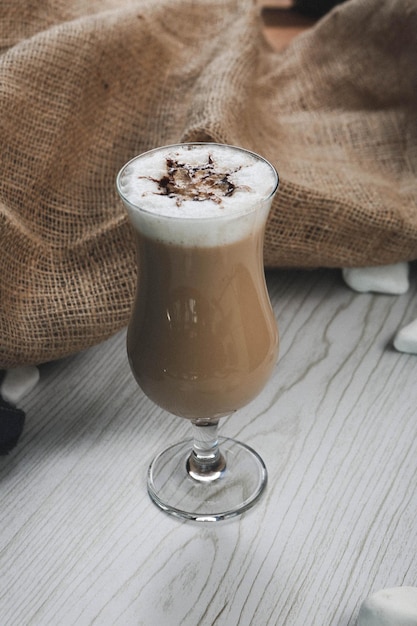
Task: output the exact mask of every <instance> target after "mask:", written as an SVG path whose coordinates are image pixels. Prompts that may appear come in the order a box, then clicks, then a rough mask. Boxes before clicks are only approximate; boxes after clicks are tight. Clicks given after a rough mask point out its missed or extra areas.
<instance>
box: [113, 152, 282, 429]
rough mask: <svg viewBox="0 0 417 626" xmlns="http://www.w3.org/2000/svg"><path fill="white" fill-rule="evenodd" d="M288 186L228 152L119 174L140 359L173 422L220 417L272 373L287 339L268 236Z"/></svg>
mask: <svg viewBox="0 0 417 626" xmlns="http://www.w3.org/2000/svg"><path fill="white" fill-rule="evenodd" d="M277 182H278V180H277V175H276V172H275V170H274V169H273V167H272V166H271V165H270V164H269V163H268V162H267V161H265V160H264V159H262V158H261V157H259V156H257V155H255V154H253V153H250V152H247V151H245V150H242V149H239V148H234V147H230V146H223V145H219V144H179V145H176V146H168V147H164V148H160V149H157V150H153V151H150V152H148V153H145V154H144V155H140V156H139V157H136V158H135V159H133V160H132V161H130V162H129V163H128V164H127V165H126V166H125V168H123V169H122V171H121V172H120V174H119V177H118V189H119V192H120V194H121V196H122V199H123V201H124V203H125V205H126V207H127V209H128V214H129V219H130V222H131V224H132V226H133V230H134V233H135V237H136V241H137V250H138V289H137V292H136V294H137V295H136V301H135V304H134V307H133V311H132V315H131V320H130V323H129V327H128V335H127V350H128V356H129V361H130V365H131V368H132V371H133V373H134V375H135V377H136V380H137V382H138V383H139V385H140V387H141V388H142V390H143V391H144V392H145V393H146V395H147V396H149V398H151V399H152V400H153V401H154V402H155V403H156V404H158V405H160V406H161V407H163V408H164V409H166V410H167V411H169V412H170V413H173V414H175V415H179V416H181V417H185V418H189V419H193V420H196V419H197V420H198V419H201V420H211V419H218V418H219V417H221V416H224V415H228V414H230V413H232V412H234V411H236V410H237V409H239V408H240V407H242V406H244V405H245V404H247V403H248V402H250V401H251V400H252V399H253V398H255V397H256V396H257V395H258V394H259V392H260V391H261V389H262V388H263V387H264V385H265V383H266V381H267V380H268V378H269V376H270V374H271V371H272V368H273V367H274V365H275V362H276V358H277V350H278V332H277V327H276V322H275V318H274V316H273V313H272V309H271V305H270V302H269V298H268V293H267V289H266V285H265V277H264V271H263V235H264V229H265V222H266V219H267V215H268V212H269V208H270V204H271V198H272V196H273V194H274V192H275V190H276V186H277Z"/></svg>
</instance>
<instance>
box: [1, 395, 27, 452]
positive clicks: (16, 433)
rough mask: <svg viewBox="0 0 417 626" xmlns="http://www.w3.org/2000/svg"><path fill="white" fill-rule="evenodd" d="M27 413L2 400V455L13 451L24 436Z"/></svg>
mask: <svg viewBox="0 0 417 626" xmlns="http://www.w3.org/2000/svg"><path fill="white" fill-rule="evenodd" d="M24 424H25V413H24V412H23V411H22V410H21V409H18V408H16V407H14V406H13V405H11V404H9V403H8V402H6V401H5V400H3V399H2V398H0V455H1V456H2V455H5V454H8V453H9V452H10V450H12V449H13V448H14V447H15V445H16V444H17V442H18V441H19V437H20V435H21V434H22V431H23V426H24Z"/></svg>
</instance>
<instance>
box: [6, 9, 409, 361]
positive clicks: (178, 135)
mask: <svg viewBox="0 0 417 626" xmlns="http://www.w3.org/2000/svg"><path fill="white" fill-rule="evenodd" d="M0 37H1V50H2V52H1V56H0V108H1V116H0V141H1V151H0V163H1V169H0V218H1V219H0V246H1V248H0V249H1V275H0V298H1V312H0V340H1V348H0V367H3V368H6V367H12V366H16V365H19V364H30V363H41V362H44V361H47V360H52V359H56V358H59V357H61V356H64V355H67V354H70V353H73V352H75V351H78V350H81V349H83V348H87V347H88V346H91V345H93V344H95V343H98V342H100V341H101V340H103V339H105V338H106V337H108V336H110V335H111V334H112V333H114V332H115V331H117V330H118V329H120V328H122V327H123V326H124V325H126V323H127V320H128V315H129V311H130V306H131V302H132V298H133V292H134V286H135V273H136V271H135V253H134V249H133V241H132V237H131V234H130V230H129V226H128V224H127V221H126V215H125V211H124V209H123V207H122V205H121V202H120V201H119V199H118V198H117V194H116V191H115V183H114V181H115V176H116V173H117V171H118V170H119V168H120V167H121V166H122V164H123V163H124V162H125V161H127V160H128V159H130V158H131V157H132V156H134V155H135V154H137V153H140V152H142V151H144V150H147V149H149V148H152V147H155V146H158V145H162V144H168V143H173V142H177V141H183V140H207V139H209V140H214V141H219V142H227V143H231V144H236V145H241V146H244V147H247V148H249V149H252V150H255V151H256V152H259V153H261V154H262V155H264V156H266V157H267V158H268V159H270V160H271V161H272V162H273V163H274V164H275V165H276V167H277V169H278V170H279V173H280V176H281V187H280V192H279V194H278V196H277V198H276V202H275V204H274V206H273V210H272V213H271V217H270V220H269V222H268V227H267V233H266V242H265V261H266V264H267V265H268V266H270V267H278V266H286V267H295V266H298V267H312V268H313V267H319V266H333V267H341V266H348V265H356V266H358V265H369V264H386V263H392V262H396V261H399V260H409V259H414V258H416V257H417V208H416V200H417V179H416V169H417V119H416V112H417V106H416V104H417V80H416V78H417V5H416V3H415V1H414V0H384V2H380V0H349V1H348V2H346V3H345V4H342V5H340V6H339V7H337V8H335V9H334V10H333V11H332V12H331V13H330V14H328V15H327V16H326V17H324V18H323V19H322V20H320V21H319V22H318V23H317V26H315V27H314V28H313V29H311V30H310V31H308V32H307V33H305V34H303V35H301V36H299V37H297V38H296V39H295V40H294V41H293V43H292V44H291V45H290V46H289V47H287V48H286V49H285V50H284V51H283V52H281V53H277V52H273V51H271V50H270V49H269V48H268V46H267V44H266V43H265V41H264V39H263V36H262V30H261V22H260V17H259V11H258V9H257V8H256V6H255V5H254V3H253V2H251V1H250V0H218V1H213V0H159V1H156V0H136V1H132V0H102V1H100V0H89V1H88V2H84V1H83V0H49V1H46V0H31V1H29V0H2V3H1V7H0Z"/></svg>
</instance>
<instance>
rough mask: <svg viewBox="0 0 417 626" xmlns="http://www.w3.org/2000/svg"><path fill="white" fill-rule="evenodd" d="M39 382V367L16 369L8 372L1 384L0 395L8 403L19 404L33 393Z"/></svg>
mask: <svg viewBox="0 0 417 626" xmlns="http://www.w3.org/2000/svg"><path fill="white" fill-rule="evenodd" d="M38 381H39V369H38V368H37V367H34V366H27V367H15V368H13V369H10V370H7V371H6V373H5V375H4V378H3V380H2V382H1V386H0V395H1V396H2V398H3V400H6V402H10V403H11V404H17V403H18V402H19V400H21V399H22V398H23V397H24V396H25V395H26V394H27V393H29V392H30V391H32V389H33V388H34V387H35V385H36V384H37V383H38Z"/></svg>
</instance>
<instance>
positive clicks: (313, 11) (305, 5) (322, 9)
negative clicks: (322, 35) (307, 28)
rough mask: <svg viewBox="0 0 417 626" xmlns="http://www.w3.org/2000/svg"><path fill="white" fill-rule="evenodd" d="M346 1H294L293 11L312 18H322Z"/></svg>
mask: <svg viewBox="0 0 417 626" xmlns="http://www.w3.org/2000/svg"><path fill="white" fill-rule="evenodd" d="M342 2H345V0H294V3H293V6H292V10H293V11H297V12H298V13H303V14H304V15H310V16H311V17H322V16H323V15H325V14H326V13H328V12H329V11H330V10H331V9H333V7H335V6H336V5H337V4H342Z"/></svg>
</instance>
